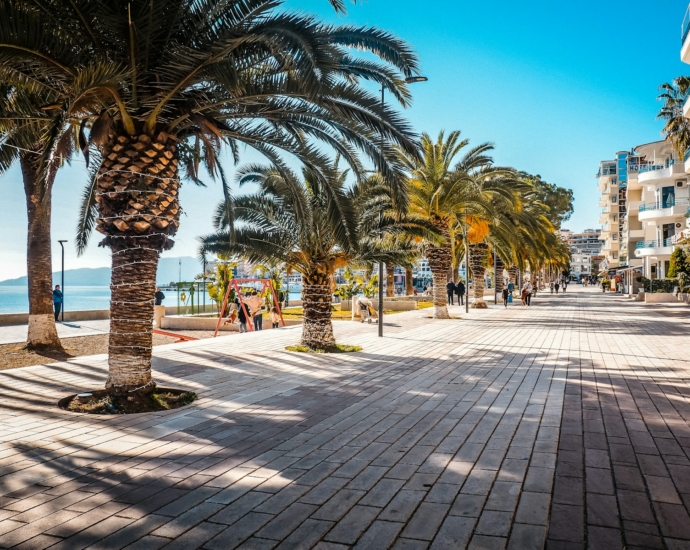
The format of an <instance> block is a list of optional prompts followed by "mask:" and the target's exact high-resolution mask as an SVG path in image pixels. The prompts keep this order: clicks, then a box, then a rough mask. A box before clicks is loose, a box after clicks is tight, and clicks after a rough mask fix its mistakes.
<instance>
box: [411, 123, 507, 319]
mask: <svg viewBox="0 0 690 550" xmlns="http://www.w3.org/2000/svg"><path fill="white" fill-rule="evenodd" d="M468 145H469V141H468V140H461V139H460V132H458V131H455V132H451V133H450V134H449V135H448V137H447V138H446V137H445V134H444V132H440V133H439V136H438V138H437V139H436V141H435V142H434V141H432V139H431V138H430V137H429V135H428V134H423V135H422V155H423V159H422V160H421V161H420V160H416V159H412V158H409V157H407V156H405V155H402V158H403V160H404V162H405V165H406V167H407V169H408V171H409V173H410V183H409V195H410V211H411V212H413V213H415V214H416V215H418V216H422V217H424V218H426V219H427V220H428V221H429V222H430V223H431V224H433V226H434V227H435V228H436V231H437V233H438V234H440V235H441V236H442V237H443V241H442V243H441V244H433V243H429V244H428V246H427V247H426V256H427V259H428V261H429V267H430V269H431V273H432V277H433V289H434V290H433V293H434V297H433V298H434V318H436V319H447V318H448V317H449V315H448V307H447V305H446V288H445V287H446V282H447V281H448V274H449V272H450V268H451V267H452V264H453V258H454V257H458V254H456V247H457V246H458V244H459V242H460V241H459V240H458V239H457V237H458V234H459V232H461V230H462V227H464V225H465V221H466V218H467V217H468V216H470V217H474V219H476V220H484V219H487V218H490V217H491V212H492V210H493V204H494V203H495V201H497V200H513V195H514V191H513V190H511V188H510V185H507V184H506V180H510V181H512V179H514V175H515V172H514V170H512V169H510V168H502V167H495V166H493V159H492V158H491V156H489V155H488V153H489V152H491V151H492V150H493V145H492V144H491V143H482V144H480V145H478V146H476V147H473V148H470V149H469V150H467V151H466V152H464V151H463V150H464V149H465V148H466V147H467V146H468ZM461 153H464V154H463V155H462V157H461V158H460V159H459V160H458V161H457V162H456V163H455V165H453V162H454V161H455V158H456V157H457V156H458V155H460V154H461ZM482 239H483V237H482ZM482 239H479V240H477V242H476V244H477V245H478V246H475V256H477V254H482V259H481V262H483V261H484V260H483V256H485V254H484V251H482V250H479V248H480V247H481V246H482V245H481V244H480V241H481V240H482ZM472 261H473V260H472V259H470V263H471V262H472ZM481 262H475V267H476V268H477V269H479V267H480V265H481ZM475 292H476V289H475ZM482 292H483V280H482Z"/></svg>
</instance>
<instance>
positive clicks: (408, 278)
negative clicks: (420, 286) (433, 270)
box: [405, 267, 414, 296]
mask: <svg viewBox="0 0 690 550" xmlns="http://www.w3.org/2000/svg"><path fill="white" fill-rule="evenodd" d="M413 277H414V272H413V271H412V268H411V267H406V268H405V295H406V296H412V295H413V294H414V285H413V284H412V278H413Z"/></svg>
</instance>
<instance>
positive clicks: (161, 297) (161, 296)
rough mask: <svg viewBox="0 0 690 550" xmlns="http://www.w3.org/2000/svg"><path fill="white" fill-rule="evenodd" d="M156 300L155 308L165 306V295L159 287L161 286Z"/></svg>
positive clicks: (155, 295) (157, 288)
mask: <svg viewBox="0 0 690 550" xmlns="http://www.w3.org/2000/svg"><path fill="white" fill-rule="evenodd" d="M154 298H155V301H154V303H153V305H154V306H162V305H163V300H165V294H163V291H162V290H161V287H159V286H157V287H156V294H154Z"/></svg>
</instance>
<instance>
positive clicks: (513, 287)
mask: <svg viewBox="0 0 690 550" xmlns="http://www.w3.org/2000/svg"><path fill="white" fill-rule="evenodd" d="M508 292H510V295H511V296H512V295H513V292H515V284H514V283H513V282H512V281H510V282H509V283H508Z"/></svg>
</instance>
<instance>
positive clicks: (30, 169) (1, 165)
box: [0, 68, 74, 350]
mask: <svg viewBox="0 0 690 550" xmlns="http://www.w3.org/2000/svg"><path fill="white" fill-rule="evenodd" d="M3 72H4V71H3V69H2V68H0V77H2V76H3ZM4 81H5V85H4V86H2V87H0V175H3V174H5V173H6V172H7V171H8V170H9V169H10V168H11V167H12V166H14V165H15V164H19V166H20V169H21V174H22V179H23V183H24V194H25V197H26V211H27V221H28V228H27V240H26V267H27V281H28V284H27V286H28V297H29V323H28V330H27V337H26V343H27V347H29V348H32V349H52V350H60V349H62V345H61V343H60V339H59V338H58V334H57V329H56V327H55V318H54V316H53V298H52V280H53V269H52V247H51V244H52V242H51V241H52V239H51V232H50V221H51V198H52V196H51V195H52V188H53V183H54V181H55V176H56V173H57V170H58V168H59V165H60V164H61V162H62V159H63V158H64V157H65V156H70V155H71V150H72V148H73V146H74V144H73V141H72V139H71V138H72V134H71V133H70V134H67V135H66V139H63V140H61V143H60V149H59V150H58V154H57V155H56V157H55V158H54V162H53V163H51V165H50V168H49V170H47V172H46V173H45V175H44V176H43V178H41V177H40V176H39V170H38V159H39V157H40V155H41V154H42V153H43V148H42V139H41V138H42V133H43V131H44V130H45V128H44V127H43V126H42V125H41V124H36V123H35V122H34V121H29V120H22V119H24V118H29V117H32V116H33V114H34V113H35V111H36V110H37V109H38V108H39V107H40V106H41V105H45V104H46V103H47V100H49V99H50V95H48V96H46V95H43V96H42V97H39V96H37V95H34V94H32V93H31V92H30V90H26V89H23V88H21V87H17V86H15V85H13V79H12V78H5V79H4Z"/></svg>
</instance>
